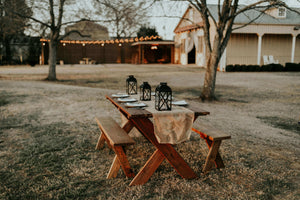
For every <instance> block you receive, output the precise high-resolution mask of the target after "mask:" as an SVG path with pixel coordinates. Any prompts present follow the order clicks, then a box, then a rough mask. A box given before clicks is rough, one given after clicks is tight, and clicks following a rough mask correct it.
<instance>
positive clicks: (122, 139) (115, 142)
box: [96, 117, 135, 178]
mask: <svg viewBox="0 0 300 200" xmlns="http://www.w3.org/2000/svg"><path fill="white" fill-rule="evenodd" d="M96 121H97V124H98V126H99V128H100V130H101V135H100V137H99V140H98V142H97V145H96V149H99V150H100V148H101V147H102V146H103V145H104V142H105V141H106V143H107V145H108V146H109V147H110V148H111V149H113V150H114V152H115V153H116V156H115V158H114V160H113V163H112V165H111V167H110V170H109V172H108V174H107V178H115V177H116V176H117V174H118V171H119V169H120V167H122V169H123V171H124V173H125V175H126V176H127V177H134V176H135V175H134V173H133V171H132V169H131V167H130V165H129V162H128V159H127V156H126V154H125V149H124V147H125V146H128V145H133V144H134V143H135V142H134V140H133V139H132V138H131V137H130V136H129V135H128V134H127V133H126V132H125V131H124V130H123V129H122V128H121V127H120V126H119V124H117V123H116V122H115V121H114V120H113V119H112V118H111V117H96Z"/></svg>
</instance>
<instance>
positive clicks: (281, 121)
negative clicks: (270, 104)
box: [256, 116, 300, 134]
mask: <svg viewBox="0 0 300 200" xmlns="http://www.w3.org/2000/svg"><path fill="white" fill-rule="evenodd" d="M256 118H258V119H260V120H262V121H263V122H264V123H266V124H269V125H271V126H273V127H275V128H280V129H284V130H287V131H293V132H295V133H297V134H300V125H299V124H298V123H297V121H295V120H293V119H289V118H280V117H277V116H257V117H256Z"/></svg>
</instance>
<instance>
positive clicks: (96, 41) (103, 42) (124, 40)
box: [40, 35, 161, 46]
mask: <svg viewBox="0 0 300 200" xmlns="http://www.w3.org/2000/svg"><path fill="white" fill-rule="evenodd" d="M156 39H161V37H160V36H153V35H152V36H150V37H149V36H146V37H140V38H138V37H136V38H130V39H120V40H119V39H115V40H89V41H88V40H60V43H62V44H63V46H66V44H81V45H82V46H85V45H86V44H101V46H104V44H114V43H116V44H119V46H122V44H121V43H133V42H139V41H146V40H156ZM40 42H43V46H45V45H46V44H45V42H50V40H48V39H44V38H41V39H40ZM120 44H121V45H120Z"/></svg>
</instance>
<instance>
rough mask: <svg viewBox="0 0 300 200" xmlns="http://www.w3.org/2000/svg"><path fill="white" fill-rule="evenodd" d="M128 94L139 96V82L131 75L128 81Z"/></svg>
mask: <svg viewBox="0 0 300 200" xmlns="http://www.w3.org/2000/svg"><path fill="white" fill-rule="evenodd" d="M126 92H127V94H129V95H132V94H137V81H136V78H134V76H133V75H129V77H128V78H127V79H126Z"/></svg>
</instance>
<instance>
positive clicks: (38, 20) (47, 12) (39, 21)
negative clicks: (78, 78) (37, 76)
mask: <svg viewBox="0 0 300 200" xmlns="http://www.w3.org/2000/svg"><path fill="white" fill-rule="evenodd" d="M26 2H27V4H28V6H30V7H31V8H32V9H33V11H34V13H35V14H36V15H34V16H32V15H29V14H27V13H23V12H19V11H11V13H12V14H14V15H16V16H18V17H20V18H23V19H30V20H31V22H34V23H35V25H38V27H39V28H38V29H39V31H41V33H42V34H48V39H49V73H48V77H47V80H50V81H55V80H56V52H57V46H58V44H59V40H60V38H61V30H62V27H63V26H65V25H68V24H72V23H76V22H79V21H82V20H85V19H79V18H80V16H78V14H79V13H81V12H77V11H76V9H79V8H78V6H76V3H77V1H76V0H27V1H26ZM68 5H69V7H67V6H68ZM73 5H74V6H73ZM66 11H69V12H68V13H67V12H66ZM64 16H65V17H64ZM68 18H69V19H68ZM70 18H72V19H70ZM74 18H75V19H78V20H74ZM34 23H32V24H34ZM33 26H34V25H32V27H33ZM65 34H68V33H65Z"/></svg>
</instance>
